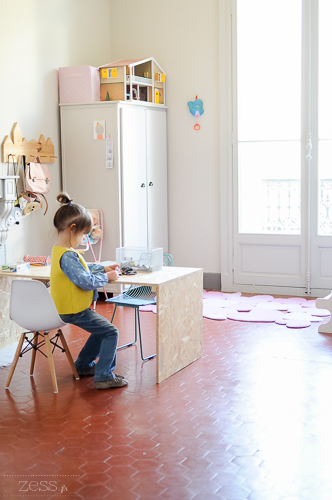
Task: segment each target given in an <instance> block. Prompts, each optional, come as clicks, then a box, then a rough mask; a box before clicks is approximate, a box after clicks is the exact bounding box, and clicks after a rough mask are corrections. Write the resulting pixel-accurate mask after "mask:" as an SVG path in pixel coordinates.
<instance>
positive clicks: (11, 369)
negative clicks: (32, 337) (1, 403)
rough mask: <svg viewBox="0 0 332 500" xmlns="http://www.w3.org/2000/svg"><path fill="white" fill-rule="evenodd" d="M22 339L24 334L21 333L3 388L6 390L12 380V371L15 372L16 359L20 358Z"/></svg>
mask: <svg viewBox="0 0 332 500" xmlns="http://www.w3.org/2000/svg"><path fill="white" fill-rule="evenodd" d="M24 339H25V333H22V335H21V337H20V340H19V342H18V346H17V349H16V352H15V356H14V359H13V362H12V366H11V367H10V370H9V375H8V378H7V382H6V387H5V388H6V389H9V386H10V382H11V380H12V378H13V375H14V371H15V368H16V365H17V362H18V358H19V357H20V354H21V350H22V346H23V342H24Z"/></svg>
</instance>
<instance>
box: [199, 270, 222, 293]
mask: <svg viewBox="0 0 332 500" xmlns="http://www.w3.org/2000/svg"><path fill="white" fill-rule="evenodd" d="M203 288H204V290H221V273H204V274H203Z"/></svg>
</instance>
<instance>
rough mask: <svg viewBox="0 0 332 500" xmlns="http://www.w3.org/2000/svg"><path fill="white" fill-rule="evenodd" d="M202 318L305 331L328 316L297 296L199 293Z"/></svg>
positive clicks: (309, 301)
mask: <svg viewBox="0 0 332 500" xmlns="http://www.w3.org/2000/svg"><path fill="white" fill-rule="evenodd" d="M140 311H152V312H153V313H155V314H156V312H157V306H155V305H150V306H142V307H140ZM203 316H204V318H208V319H213V320H219V321H222V320H226V319H230V320H233V321H248V322H252V323H277V324H278V325H285V326H286V327H287V328H307V327H308V326H310V325H311V323H314V322H320V321H323V319H324V318H327V317H329V316H330V312H329V311H328V310H327V309H319V308H317V307H316V300H312V299H311V300H307V299H304V298H301V297H291V298H278V299H275V298H274V297H273V296H272V295H255V296H253V297H243V296H242V295H241V292H236V293H223V292H214V291H212V292H207V291H206V290H203Z"/></svg>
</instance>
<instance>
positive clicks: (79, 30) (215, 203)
mask: <svg viewBox="0 0 332 500" xmlns="http://www.w3.org/2000/svg"><path fill="white" fill-rule="evenodd" d="M0 12H1V30H0V67H1V79H0V140H1V141H2V140H3V138H4V137H5V136H6V135H7V134H9V133H10V131H11V129H12V127H13V125H14V123H15V122H18V123H19V125H20V127H21V130H22V133H23V136H24V137H26V139H27V140H28V141H29V140H31V139H33V138H34V139H38V138H39V135H40V134H41V133H42V134H44V136H45V138H47V137H51V139H52V141H53V143H54V146H55V151H56V155H57V156H58V159H57V160H56V162H55V164H50V170H51V175H52V178H53V179H52V185H51V192H50V194H49V195H48V201H49V204H50V207H49V212H48V214H47V215H46V216H43V215H42V212H41V210H39V211H37V212H35V213H33V214H32V215H30V216H28V217H26V218H24V220H23V221H22V222H21V223H20V225H19V226H14V227H11V228H10V231H9V236H8V240H7V260H21V259H22V257H23V256H24V254H26V253H28V254H32V255H33V254H35V255H36V254H44V255H45V254H49V253H50V251H51V247H52V244H53V242H54V239H55V232H54V230H53V226H52V217H53V214H54V211H55V210H56V208H57V207H58V204H57V202H56V200H55V198H56V195H57V194H58V192H59V190H60V153H61V152H60V144H59V114H58V88H57V68H59V67H61V66H74V65H81V64H91V65H93V66H98V65H101V64H104V63H107V62H110V61H112V60H116V59H122V58H145V57H150V56H153V57H154V58H155V59H156V60H157V61H158V62H159V63H160V65H161V66H162V68H163V69H164V71H165V73H166V78H167V106H168V108H169V110H168V166H169V241H170V251H171V253H172V254H173V256H174V261H175V265H177V266H195V267H203V268H204V270H205V271H206V272H215V273H217V272H220V260H221V258H220V183H219V93H220V92H219V59H218V22H219V20H218V0H181V1H178V0H167V1H166V2H165V1H163V0H141V2H136V1H134V0H127V1H126V2H124V1H123V0H93V1H91V0H16V1H13V0H0ZM196 95H198V97H199V98H201V99H202V100H203V104H204V110H205V113H204V115H203V116H202V117H200V118H199V119H198V120H195V118H194V117H193V116H192V115H191V114H190V113H189V108H188V106H187V102H188V101H191V100H194V99H195V96H196ZM196 121H199V123H200V125H201V130H200V131H194V129H193V127H194V125H195V123H196ZM96 189H97V185H96Z"/></svg>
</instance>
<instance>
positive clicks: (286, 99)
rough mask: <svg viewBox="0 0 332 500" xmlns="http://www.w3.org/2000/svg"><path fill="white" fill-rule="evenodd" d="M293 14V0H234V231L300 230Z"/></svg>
mask: <svg viewBox="0 0 332 500" xmlns="http://www.w3.org/2000/svg"><path fill="white" fill-rule="evenodd" d="M257 13H259V15H257ZM301 14H302V6H301V0H280V1H278V2H276V1H275V0H273V1H272V0H250V2H249V1H248V0H238V2H237V84H238V116H237V119H238V188H239V192H238V194H239V198H238V199H239V203H238V210H239V211H238V214H239V220H238V222H239V232H240V233H247V234H249V233H250V234H252V233H259V234H300V232H301V198H300V193H301V145H300V140H301V21H302V16H301Z"/></svg>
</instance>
